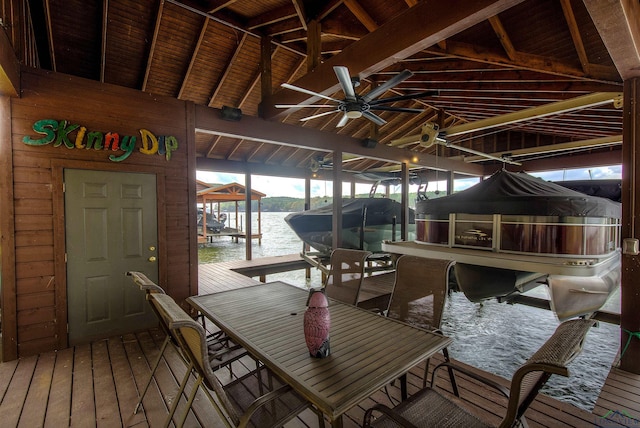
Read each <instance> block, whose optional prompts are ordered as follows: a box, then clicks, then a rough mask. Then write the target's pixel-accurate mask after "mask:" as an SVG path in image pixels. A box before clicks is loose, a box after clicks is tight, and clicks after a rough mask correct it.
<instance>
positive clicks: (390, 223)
mask: <svg viewBox="0 0 640 428" xmlns="http://www.w3.org/2000/svg"><path fill="white" fill-rule="evenodd" d="M400 218H401V205H400V203H398V202H396V201H394V200H392V199H388V198H355V199H344V200H343V205H342V247H343V248H353V249H364V250H368V251H372V252H380V251H382V242H383V241H384V240H389V241H395V240H396V238H397V237H399V235H400ZM285 221H286V222H287V224H288V225H289V227H291V229H293V231H294V232H295V233H296V235H298V237H299V238H300V239H301V240H302V241H303V242H305V243H307V244H309V245H310V246H311V247H313V248H314V249H315V250H317V251H320V252H322V253H329V252H330V251H331V249H332V239H333V234H332V227H333V207H332V206H331V205H328V206H324V207H320V208H317V209H313V210H307V211H301V212H297V213H291V214H289V215H288V216H287V217H285ZM409 223H410V224H413V223H415V217H414V213H413V210H410V213H409Z"/></svg>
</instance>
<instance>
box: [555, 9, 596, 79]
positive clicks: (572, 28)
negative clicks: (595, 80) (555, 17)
mask: <svg viewBox="0 0 640 428" xmlns="http://www.w3.org/2000/svg"><path fill="white" fill-rule="evenodd" d="M560 4H561V5H562V13H563V14H564V19H565V21H567V25H568V26H569V32H570V33H571V38H572V39H573V46H574V47H575V48H576V53H577V54H578V58H579V59H580V64H582V70H583V71H584V72H585V73H586V74H589V65H590V64H589V57H588V56H587V51H586V49H585V48H584V43H583V42H582V36H581V35H580V27H579V26H578V21H576V16H575V14H574V13H573V8H572V7H571V0H561V1H560Z"/></svg>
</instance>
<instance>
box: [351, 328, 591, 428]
mask: <svg viewBox="0 0 640 428" xmlns="http://www.w3.org/2000/svg"><path fill="white" fill-rule="evenodd" d="M594 324H595V321H593V320H584V319H574V320H570V321H565V322H564V323H562V324H560V325H559V326H558V328H557V329H556V331H555V333H553V335H552V336H551V337H550V338H549V339H548V340H547V341H546V342H545V343H544V344H543V345H542V347H541V348H540V349H539V350H538V351H537V352H536V353H535V354H533V356H531V358H529V360H528V361H526V362H525V363H524V364H523V365H522V366H521V367H520V368H519V369H518V370H517V371H516V372H515V373H514V375H513V378H512V379H511V387H510V389H509V390H507V389H506V388H504V387H503V386H502V385H499V384H496V383H495V382H493V381H491V380H489V379H486V378H484V377H483V376H481V375H479V374H477V373H476V372H470V371H468V370H466V369H465V368H464V367H461V366H459V365H456V364H454V363H451V362H445V363H442V364H440V365H438V366H437V367H436V368H435V369H434V372H433V375H432V378H431V387H429V388H424V389H422V390H421V391H420V392H418V393H417V394H415V395H413V396H411V397H410V398H409V399H408V400H407V401H404V402H402V403H400V404H399V405H398V406H396V407H395V408H394V409H390V408H389V407H386V406H384V405H381V404H378V405H376V406H374V407H372V408H370V409H368V410H367V411H366V412H365V416H364V425H363V426H364V427H378V428H380V427H397V426H401V427H405V428H406V427H439V428H446V427H465V428H468V427H488V426H491V425H489V424H488V423H486V422H484V421H482V420H480V419H479V418H478V417H476V416H475V415H473V414H472V413H471V412H470V411H469V410H467V409H465V408H464V401H462V400H460V399H457V398H456V397H452V396H449V395H448V394H447V395H445V394H444V393H441V392H439V391H438V390H436V389H435V388H434V381H435V379H436V371H437V370H438V369H440V368H441V367H447V368H451V369H454V370H456V371H460V372H462V373H465V374H466V375H468V376H470V377H471V378H473V379H475V380H477V381H480V382H482V383H484V384H486V385H487V386H489V387H492V388H494V389H496V390H497V391H499V392H500V393H501V394H503V395H504V396H505V397H507V398H508V403H507V411H506V414H505V415H504V417H503V419H502V422H501V423H500V425H499V426H500V427H501V428H507V427H513V426H516V425H518V424H521V425H524V426H526V421H525V419H524V413H525V411H526V410H527V408H528V407H529V405H530V404H531V403H532V402H533V400H534V399H535V397H536V396H537V395H538V391H539V390H540V388H542V386H543V385H544V384H545V383H546V382H547V380H548V379H549V378H550V377H551V375H553V374H560V375H563V376H569V370H568V369H567V367H566V365H567V364H568V363H570V362H571V361H572V360H573V359H574V358H575V357H576V356H577V355H578V354H579V353H580V351H581V350H582V344H583V342H584V338H585V336H586V334H587V332H588V331H589V329H590V328H591V327H592V326H593V325H594ZM374 412H380V413H382V415H381V417H380V418H378V419H374V418H373V415H374Z"/></svg>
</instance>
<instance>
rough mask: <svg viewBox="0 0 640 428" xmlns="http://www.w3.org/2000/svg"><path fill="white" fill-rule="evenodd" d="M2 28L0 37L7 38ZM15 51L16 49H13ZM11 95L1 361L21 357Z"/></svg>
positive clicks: (3, 112)
mask: <svg viewBox="0 0 640 428" xmlns="http://www.w3.org/2000/svg"><path fill="white" fill-rule="evenodd" d="M6 37H7V36H6V34H5V33H4V31H3V30H0V38H6ZM11 52H13V50H12V51H11ZM11 117H12V116H11V99H10V98H9V97H7V96H0V190H1V191H2V194H3V200H4V201H5V203H2V204H0V241H2V252H0V263H1V265H2V269H0V275H1V276H0V281H1V282H2V288H1V289H0V292H1V293H2V294H1V295H0V305H1V306H0V309H1V311H2V313H1V317H2V318H0V321H1V322H2V355H0V357H2V361H10V360H15V359H16V358H18V324H17V318H16V317H17V312H18V311H17V289H16V237H15V212H14V209H15V207H14V204H13V200H14V199H13V198H14V196H13V148H12V141H11Z"/></svg>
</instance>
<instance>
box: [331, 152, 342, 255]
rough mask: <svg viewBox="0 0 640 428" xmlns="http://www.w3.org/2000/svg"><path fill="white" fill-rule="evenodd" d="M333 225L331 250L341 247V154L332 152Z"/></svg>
mask: <svg viewBox="0 0 640 428" xmlns="http://www.w3.org/2000/svg"><path fill="white" fill-rule="evenodd" d="M332 176H333V223H332V229H333V233H332V240H331V247H332V248H333V249H336V248H340V247H341V246H342V152H341V151H338V150H336V151H334V152H333V171H332Z"/></svg>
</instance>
